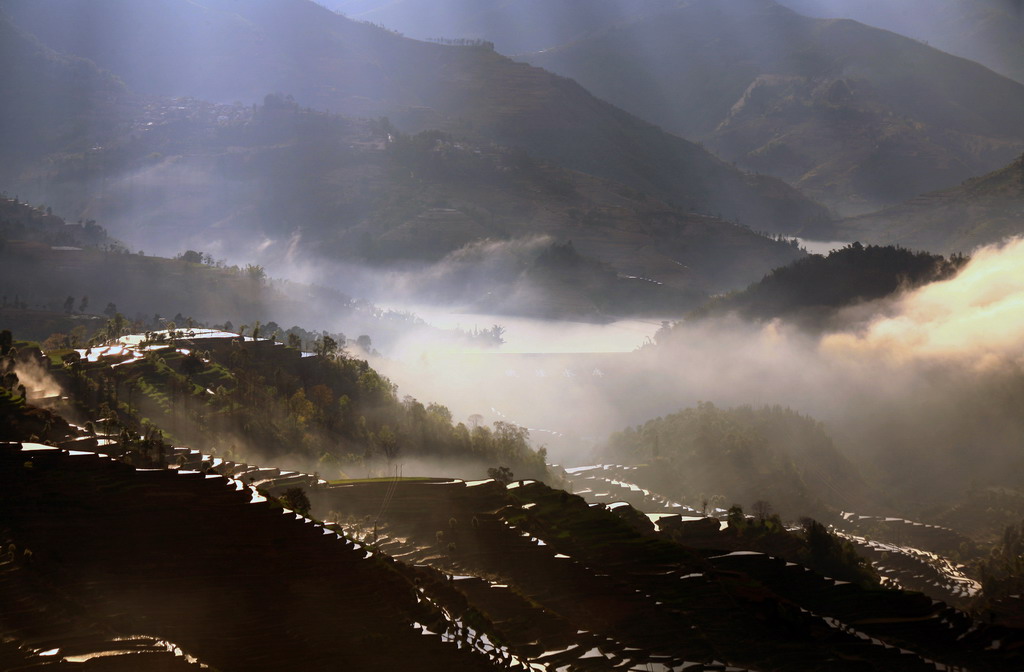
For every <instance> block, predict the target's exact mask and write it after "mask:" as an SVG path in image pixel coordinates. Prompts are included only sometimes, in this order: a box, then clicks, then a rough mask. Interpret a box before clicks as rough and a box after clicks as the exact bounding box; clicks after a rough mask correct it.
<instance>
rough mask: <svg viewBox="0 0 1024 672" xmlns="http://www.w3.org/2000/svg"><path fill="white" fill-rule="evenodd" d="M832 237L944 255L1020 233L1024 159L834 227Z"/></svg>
mask: <svg viewBox="0 0 1024 672" xmlns="http://www.w3.org/2000/svg"><path fill="white" fill-rule="evenodd" d="M836 233H837V234H838V235H840V236H843V237H850V238H860V239H862V240H871V241H874V242H879V243H888V242H898V243H899V244H901V245H908V246H911V247H915V248H922V249H929V250H937V251H940V252H944V253H947V254H951V253H955V252H970V251H971V250H972V249H974V248H976V247H978V246H980V245H989V244H992V243H998V242H999V241H1001V240H1003V239H1004V238H1008V237H1012V236H1019V235H1021V234H1022V233H1024V156H1022V158H1019V159H1017V160H1016V161H1013V162H1012V163H1010V164H1009V165H1007V166H1005V167H1003V168H1000V169H999V170H995V171H993V172H991V173H989V174H987V175H983V176H981V177H975V178H972V179H969V180H966V181H965V182H964V183H963V184H961V185H959V186H956V187H951V188H949V189H943V190H941V191H935V192H932V193H929V194H924V195H921V196H918V197H916V198H912V199H910V200H908V201H906V202H904V203H901V204H899V205H895V206H892V207H890V208H886V209H884V210H881V211H879V212H876V213H871V214H868V215H863V216H861V217H852V218H850V219H847V220H844V221H843V222H842V223H839V224H837V226H836Z"/></svg>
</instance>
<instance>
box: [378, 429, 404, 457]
mask: <svg viewBox="0 0 1024 672" xmlns="http://www.w3.org/2000/svg"><path fill="white" fill-rule="evenodd" d="M377 445H378V446H380V449H381V450H382V451H384V455H385V457H387V458H388V462H391V461H393V460H394V459H395V458H396V457H398V452H399V450H401V446H400V445H399V443H398V437H396V436H395V433H394V432H393V431H391V428H390V427H388V426H387V425H384V426H383V427H381V428H380V429H379V430H377Z"/></svg>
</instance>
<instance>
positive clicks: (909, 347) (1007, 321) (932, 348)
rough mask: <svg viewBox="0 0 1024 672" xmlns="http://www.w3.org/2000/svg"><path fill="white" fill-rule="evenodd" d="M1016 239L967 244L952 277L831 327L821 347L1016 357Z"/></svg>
mask: <svg viewBox="0 0 1024 672" xmlns="http://www.w3.org/2000/svg"><path fill="white" fill-rule="evenodd" d="M1022 270H1024V239H1022V238H1015V239H1012V240H1010V241H1008V242H1006V243H1004V244H1002V245H992V246H987V247H984V248H981V249H979V250H977V251H976V252H975V254H974V255H973V257H972V259H971V261H970V262H969V263H968V264H967V266H966V267H965V268H964V269H963V270H962V271H961V272H960V273H959V274H958V275H956V276H955V277H953V278H951V279H949V280H945V281H942V282H935V283H932V284H929V285H925V286H924V287H921V288H920V289H918V290H916V291H913V292H911V293H909V294H907V295H906V296H904V297H903V298H901V299H899V300H898V301H897V302H896V303H895V304H894V305H893V307H892V311H893V312H892V314H889V315H885V316H883V317H879V318H877V319H875V320H874V321H872V322H871V323H870V324H869V325H868V326H867V328H866V329H864V330H863V331H859V332H845V333H834V334H830V335H828V336H826V337H825V338H824V339H823V340H822V343H821V349H822V351H823V352H824V353H826V354H828V355H831V356H836V357H840V358H845V359H854V360H856V359H861V358H864V357H874V358H881V359H885V360H889V361H892V362H896V363H900V362H903V363H909V362H914V361H922V362H928V361H930V362H940V361H947V362H951V363H956V364H957V365H960V366H965V367H968V368H971V369H975V370H988V369H993V368H997V367H1000V366H1005V365H1007V364H1021V363H1022V362H1024V272H1022Z"/></svg>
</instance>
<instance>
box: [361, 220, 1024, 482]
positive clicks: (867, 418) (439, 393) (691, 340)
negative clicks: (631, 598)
mask: <svg viewBox="0 0 1024 672" xmlns="http://www.w3.org/2000/svg"><path fill="white" fill-rule="evenodd" d="M1022 265H1024V242H1022V241H1021V240H1019V239H1018V240H1014V241H1011V242H1009V243H1008V244H1006V245H1005V246H1004V247H995V246H994V247H989V248H985V249H982V250H979V251H976V252H975V254H974V256H973V260H972V261H971V262H970V263H969V264H967V266H966V267H965V268H964V269H963V270H962V272H961V273H960V274H959V275H958V276H956V277H955V278H953V279H951V280H948V281H944V282H939V283H933V284H931V285H927V286H925V287H922V288H920V289H917V290H914V291H912V292H909V293H906V294H904V295H902V296H898V297H894V298H890V299H887V300H884V301H878V302H874V303H871V304H867V305H862V306H856V307H852V308H850V309H848V310H847V311H846V312H845V314H844V318H845V324H846V327H845V328H844V329H841V330H838V331H835V332H833V333H828V334H824V335H820V334H808V333H806V332H802V331H800V330H799V329H797V328H796V327H793V326H791V325H788V324H785V323H783V322H780V321H773V322H769V323H764V324H751V323H747V322H744V321H741V320H739V319H737V318H732V317H729V318H720V319H715V320H705V321H702V322H698V323H693V324H688V325H686V326H683V327H680V328H677V329H675V330H673V331H672V332H671V333H668V332H661V333H659V334H657V336H656V332H657V331H658V327H659V326H660V325H659V324H658V323H657V322H656V321H650V322H646V321H642V322H620V323H614V324H611V325H596V324H573V323H548V322H541V321H536V320H526V319H516V320H509V319H508V318H499V317H492V316H472V317H470V316H463V317H459V316H452V315H448V316H442V315H434V318H433V319H438V320H442V319H445V320H451V319H457V320H459V322H458V323H459V324H460V325H462V326H463V327H464V328H471V327H472V326H474V325H478V326H480V327H486V326H489V325H490V323H491V322H492V321H493V322H495V323H498V324H502V325H504V326H505V327H506V336H505V337H506V339H507V340H508V342H509V345H508V346H506V347H505V348H500V349H498V350H495V351H490V352H488V351H474V352H469V351H458V350H454V349H451V348H448V349H444V348H431V347H430V344H428V343H419V344H417V343H406V344H403V345H402V346H401V348H399V349H398V350H397V351H396V353H395V354H394V355H392V356H391V357H389V358H387V359H380V360H378V361H374V362H373V363H374V365H375V366H378V367H379V368H380V369H382V370H383V371H384V372H385V373H386V375H388V376H390V377H391V379H392V380H393V381H394V382H396V383H397V384H398V386H399V393H400V394H409V395H412V396H414V397H416V398H418V399H420V400H433V401H437V402H440V403H443V404H445V405H447V406H448V407H449V408H450V409H451V410H452V412H453V415H454V417H455V418H456V419H457V420H466V419H467V418H468V417H469V416H470V415H472V414H479V415H481V416H483V421H484V422H488V423H489V422H492V421H494V420H498V419H507V420H511V421H514V422H516V423H518V424H521V425H524V426H526V427H528V428H530V429H531V430H533V436H534V439H535V441H536V443H538V444H542V443H543V444H546V445H547V446H548V448H549V450H550V455H551V459H552V460H553V461H560V462H563V463H570V462H574V461H578V460H586V459H587V458H588V457H589V455H588V453H589V450H590V447H591V446H592V445H594V443H596V442H598V441H602V440H603V439H604V438H605V437H606V436H607V435H608V434H609V433H610V432H613V431H617V430H620V429H623V428H624V427H625V426H628V425H632V424H638V423H641V422H643V421H646V420H648V419H650V418H653V417H657V416H659V415H663V414H666V413H670V412H674V411H677V410H680V409H682V408H685V407H687V406H691V405H694V404H695V403H696V402H698V401H711V402H713V403H715V404H717V405H720V406H735V405H740V404H753V405H763V404H782V405H788V406H790V407H792V408H794V409H796V410H798V411H800V412H803V413H806V414H809V415H811V416H813V417H815V418H817V419H819V420H821V421H823V422H825V423H826V426H827V429H828V430H829V432H830V433H831V434H832V435H833V436H834V437H835V438H836V440H837V442H838V443H839V444H840V446H841V447H842V448H844V449H845V450H846V452H847V453H849V454H852V455H853V456H860V457H862V458H864V459H863V461H864V462H866V463H870V464H871V465H873V466H872V468H874V469H877V470H879V471H880V472H887V471H890V467H891V471H892V473H893V474H896V473H898V472H900V473H905V470H906V469H907V468H908V464H914V463H915V461H921V464H920V465H915V466H914V470H915V473H916V474H917V475H918V476H919V477H920V478H921V479H927V478H928V477H929V474H933V473H939V472H943V473H946V474H950V473H957V470H963V471H962V472H961V474H962V477H963V479H966V478H967V477H968V476H969V475H979V476H980V475H982V474H983V473H984V474H986V475H987V476H990V477H993V478H996V479H997V480H998V478H999V476H998V470H999V469H1004V470H1005V469H1006V464H1014V465H1017V464H1018V463H1020V462H1021V458H1020V456H1019V455H1017V454H1016V453H1017V452H1019V450H1018V448H1019V446H1017V444H1016V440H1015V439H1014V437H1016V436H1019V435H1020V434H1019V431H1020V429H1021V428H1020V426H1019V425H1020V424H1021V421H1020V418H1019V416H1020V414H1019V409H1020V408H1021V406H1020V401H1021V399H1024V383H1022V381H1024V377H1022V376H1021V363H1022V361H1024V357H1022V354H1024V352H1022V343H1024V278H1022V277H1021V276H1020V273H1019V269H1020V268H1021V267H1022ZM424 312H425V314H426V315H428V316H429V315H430V311H424ZM428 321H430V318H429V317H428ZM654 338H657V340H658V341H659V345H658V346H657V347H647V348H643V349H642V350H641V351H639V352H632V351H631V350H633V349H636V348H640V347H641V346H643V345H644V344H645V343H647V342H649V340H651V339H654ZM540 430H544V431H540ZM560 434H561V435H566V436H559V435H560ZM997 457H998V458H999V459H996V458H997ZM1007 460H1008V461H1007ZM897 463H898V464H897ZM897 467H899V468H898V470H897Z"/></svg>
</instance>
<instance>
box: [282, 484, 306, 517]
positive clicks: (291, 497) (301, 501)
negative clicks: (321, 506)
mask: <svg viewBox="0 0 1024 672" xmlns="http://www.w3.org/2000/svg"><path fill="white" fill-rule="evenodd" d="M279 499H280V501H281V504H282V505H283V506H284V507H285V508H288V509H291V510H292V511H294V512H295V513H297V514H299V515H300V516H308V515H309V508H310V503H309V497H307V496H306V491H305V490H303V489H302V488H300V487H294V488H288V489H287V490H285V491H284V494H283V495H281V497H280V498H279Z"/></svg>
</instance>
